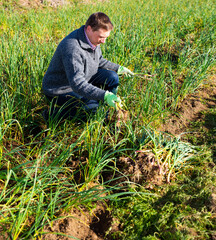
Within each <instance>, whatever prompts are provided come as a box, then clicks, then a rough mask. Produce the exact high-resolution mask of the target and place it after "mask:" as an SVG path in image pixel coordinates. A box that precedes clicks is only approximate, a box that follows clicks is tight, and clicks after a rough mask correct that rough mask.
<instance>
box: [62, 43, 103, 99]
mask: <svg viewBox="0 0 216 240" xmlns="http://www.w3.org/2000/svg"><path fill="white" fill-rule="evenodd" d="M62 59H63V64H64V68H65V72H66V75H67V79H68V81H69V84H70V86H71V88H72V90H73V91H74V92H75V93H77V94H79V95H81V96H82V97H85V98H88V99H93V100H104V95H105V91H104V90H103V89H100V88H98V87H96V86H93V85H92V84H91V83H88V82H87V81H86V79H85V73H84V66H85V60H84V58H83V57H82V54H81V53H80V52H79V51H78V50H77V49H74V48H72V46H67V47H66V48H63V49H62Z"/></svg>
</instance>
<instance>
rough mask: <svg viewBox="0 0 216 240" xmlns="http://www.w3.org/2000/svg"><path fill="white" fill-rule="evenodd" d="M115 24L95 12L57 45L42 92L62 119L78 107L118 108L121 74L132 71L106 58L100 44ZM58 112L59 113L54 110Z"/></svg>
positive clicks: (93, 108) (104, 15) (71, 114)
mask: <svg viewBox="0 0 216 240" xmlns="http://www.w3.org/2000/svg"><path fill="white" fill-rule="evenodd" d="M112 29H113V24H112V23H111V21H110V19H109V17H108V16H107V15H106V14H104V13H102V12H97V13H93V14H92V15H91V16H90V17H89V18H88V20H87V22H86V24H85V25H84V26H82V27H80V28H79V29H77V30H75V31H73V32H71V33H70V34H69V35H68V36H66V37H65V38H64V39H63V40H62V41H61V42H60V44H59V45H58V47H57V49H56V51H55V53H54V55H53V57H52V60H51V62H50V65H49V67H48V69H47V72H46V74H45V76H44V78H43V83H42V89H43V92H44V94H45V95H46V97H47V98H48V99H49V100H50V101H53V100H54V99H55V104H57V105H58V106H60V107H61V106H63V107H62V108H61V116H63V115H64V117H67V116H74V115H75V113H76V110H77V109H78V108H82V109H84V110H93V111H95V110H96V109H97V107H98V105H99V101H100V100H102V101H105V102H106V103H107V104H108V105H109V106H111V107H116V103H120V102H121V100H120V98H119V97H117V95H116V93H117V87H118V85H119V78H118V75H119V74H124V73H126V74H133V73H132V72H131V71H130V70H129V69H127V68H125V67H123V66H119V65H118V64H115V63H112V62H110V61H108V60H106V59H104V58H103V56H102V53H101V49H100V44H101V43H105V41H106V38H107V37H109V35H110V32H111V30H112ZM55 111H56V110H55Z"/></svg>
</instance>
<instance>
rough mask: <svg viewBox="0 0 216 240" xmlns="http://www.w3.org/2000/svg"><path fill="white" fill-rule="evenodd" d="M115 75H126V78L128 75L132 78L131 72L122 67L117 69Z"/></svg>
mask: <svg viewBox="0 0 216 240" xmlns="http://www.w3.org/2000/svg"><path fill="white" fill-rule="evenodd" d="M117 74H118V75H122V74H126V76H127V75H129V76H133V75H134V73H133V72H131V70H129V69H128V68H126V67H123V66H120V67H119V69H118V72H117Z"/></svg>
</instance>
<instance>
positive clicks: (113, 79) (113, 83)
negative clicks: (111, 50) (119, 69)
mask: <svg viewBox="0 0 216 240" xmlns="http://www.w3.org/2000/svg"><path fill="white" fill-rule="evenodd" d="M118 85H119V76H118V74H117V73H116V72H114V71H110V73H109V76H108V78H107V87H108V90H110V91H111V90H112V89H113V88H116V87H118Z"/></svg>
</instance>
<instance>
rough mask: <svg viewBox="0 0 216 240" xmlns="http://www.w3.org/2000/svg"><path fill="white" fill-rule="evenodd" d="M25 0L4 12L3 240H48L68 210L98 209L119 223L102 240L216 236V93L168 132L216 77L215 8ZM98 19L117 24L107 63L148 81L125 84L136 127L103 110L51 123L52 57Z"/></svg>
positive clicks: (170, 0)
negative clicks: (47, 94) (46, 86)
mask: <svg viewBox="0 0 216 240" xmlns="http://www.w3.org/2000/svg"><path fill="white" fill-rule="evenodd" d="M19 2H20V1H18V0H17V1H16V0H10V1H5V0H3V1H2V2H1V3H0V77H1V81H0V113H1V118H0V239H13V240H15V239H49V238H46V231H47V229H48V227H49V226H50V227H52V226H53V224H55V222H56V221H58V220H59V219H60V218H61V217H62V214H63V213H64V216H65V218H66V216H67V213H69V212H70V211H71V210H73V209H77V211H82V209H83V208H85V211H88V212H89V213H91V212H92V211H93V209H95V208H96V206H97V205H98V204H99V203H103V204H105V205H106V207H107V209H108V210H107V211H109V212H110V214H111V215H112V219H118V223H119V226H118V230H116V231H111V230H110V229H109V228H107V229H106V231H104V232H103V233H101V234H100V237H101V239H127V240H129V239H131V240H135V239H138V240H141V239H142V240H143V239H146V240H147V239H148V240H150V239H151V240H153V239H155V240H156V239H170V240H172V239H174V240H175V239H182V240H183V239H187V240H188V239H215V238H216V218H215V217H216V179H215V177H216V176H215V169H216V167H215V164H216V141H215V140H216V139H215V135H216V134H215V133H216V108H215V101H216V95H214V94H213V95H211V101H212V102H213V103H214V105H212V106H211V107H207V108H206V109H205V110H204V111H202V112H201V117H200V118H197V120H196V121H193V123H192V124H191V125H190V126H187V127H185V129H184V131H183V132H181V133H180V134H178V135H173V134H170V133H168V132H162V131H160V130H159V129H160V127H161V125H164V124H166V121H167V119H169V118H170V117H171V116H173V115H174V114H177V115H178V111H179V109H180V108H181V106H182V103H183V101H184V100H185V99H187V98H189V97H190V96H191V94H196V93H197V92H198V90H199V89H200V88H201V87H202V89H204V90H205V89H209V87H210V86H211V80H212V81H213V80H214V79H215V78H214V76H215V74H216V5H215V1H214V0H206V1H204V0H194V1H189V0H186V1H181V0H176V1H174V0H165V1H162V0H158V1H156V0H148V1H140V0H134V1H129V0H124V1H123V0H114V1H83V2H79V1H77V0H74V1H70V4H68V5H64V6H59V7H58V8H53V7H50V6H49V5H48V4H40V5H38V6H37V7H33V6H31V4H30V5H26V6H22V5H21V4H20V3H19ZM30 2H31V1H30ZM32 2H33V1H32ZM44 2H45V3H46V1H44ZM97 11H102V12H105V13H106V14H107V15H108V16H109V17H110V19H111V21H112V22H113V24H114V30H113V31H112V32H111V34H110V37H109V38H108V39H107V41H106V44H104V45H102V46H101V48H102V52H103V56H104V57H105V58H107V59H109V60H111V61H112V62H115V63H118V64H120V65H124V66H126V67H128V68H129V69H130V70H132V71H134V72H135V73H139V74H140V75H139V74H137V75H135V76H134V77H132V78H130V77H127V76H121V77H120V86H119V93H118V94H119V96H120V97H121V99H122V101H123V108H124V110H126V111H128V113H129V119H126V120H125V121H121V122H118V124H116V123H117V121H118V119H117V118H118V117H117V115H118V113H117V112H116V111H115V110H114V109H111V110H110V120H108V121H106V120H105V116H106V112H107V110H108V107H107V106H105V105H104V104H103V103H101V105H100V107H99V110H98V113H97V114H96V115H94V116H89V118H88V119H87V121H84V122H83V121H78V119H77V118H74V119H72V120H64V121H59V120H58V119H49V121H48V122H47V123H46V122H45V121H44V119H43V117H42V112H43V110H44V109H49V105H48V103H47V101H46V99H45V98H44V96H43V94H42V92H41V84H42V78H43V76H44V74H45V72H46V70H47V67H48V65H49V62H50V60H51V58H52V55H53V53H54V51H55V49H56V47H57V45H58V43H59V42H60V40H61V39H63V38H64V37H65V36H66V35H67V34H69V33H70V32H71V31H73V30H74V29H76V28H79V27H80V26H81V25H83V24H85V21H86V19H87V18H88V16H89V15H90V14H91V13H93V12H97ZM214 81H215V80H214ZM201 100H202V103H203V104H204V105H206V106H208V101H209V99H204V98H203V99H201ZM206 124H207V125H208V128H207V127H205V126H206ZM144 166H145V169H144ZM131 167H132V168H133V169H132V172H131V171H130V170H129V169H131ZM143 169H144V170H143ZM152 169H156V170H154V171H153V170H152ZM140 173H141V174H140ZM155 174H156V175H157V176H155ZM158 178H159V179H158ZM68 215H69V214H68ZM95 233H96V234H98V232H97V231H96V230H95ZM54 235H55V236H56V239H68V238H71V239H78V238H76V236H71V235H70V234H68V233H67V232H64V233H63V232H61V231H59V232H55V233H54ZM98 236H99V235H98ZM57 237H62V238H57ZM66 237H68V238H66ZM89 239H90V238H89Z"/></svg>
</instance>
